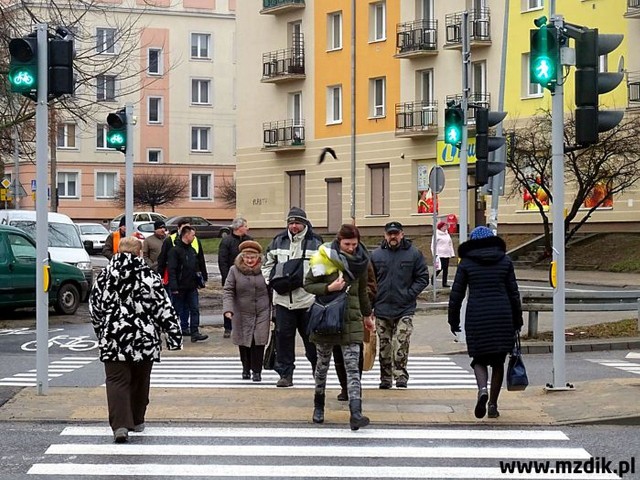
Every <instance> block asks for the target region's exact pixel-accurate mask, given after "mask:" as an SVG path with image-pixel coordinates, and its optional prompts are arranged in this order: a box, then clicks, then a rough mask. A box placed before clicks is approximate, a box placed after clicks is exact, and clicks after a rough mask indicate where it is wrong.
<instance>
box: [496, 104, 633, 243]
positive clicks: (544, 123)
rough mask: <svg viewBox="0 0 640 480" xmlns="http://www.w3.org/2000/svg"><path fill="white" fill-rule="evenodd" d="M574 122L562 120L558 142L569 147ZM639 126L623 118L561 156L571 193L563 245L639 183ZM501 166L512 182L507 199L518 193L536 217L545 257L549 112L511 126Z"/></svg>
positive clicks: (549, 191)
mask: <svg viewBox="0 0 640 480" xmlns="http://www.w3.org/2000/svg"><path fill="white" fill-rule="evenodd" d="M574 132H575V118H574V117H573V115H570V116H569V118H568V119H567V121H566V122H565V128H564V143H565V145H570V144H572V143H573V139H574ZM639 136H640V122H638V117H637V116H636V115H633V114H631V115H627V116H626V117H625V118H624V119H623V120H622V122H620V124H619V125H618V126H616V127H615V128H613V129H612V130H610V131H608V132H605V133H601V134H600V138H599V142H598V143H597V144H595V145H593V146H590V147H588V148H584V149H579V150H575V151H568V152H566V153H565V155H564V172H565V175H564V177H565V178H564V182H565V185H566V187H567V188H566V195H571V196H572V198H570V199H569V200H570V204H571V206H570V207H569V209H568V212H567V214H566V217H565V220H564V231H565V243H566V242H568V241H569V240H570V239H571V238H572V237H573V236H574V235H575V234H576V232H577V231H578V230H579V229H580V228H581V227H582V226H584V224H585V223H587V222H588V220H589V218H591V216H592V215H593V212H595V211H596V210H597V209H598V208H601V207H609V206H612V205H613V199H614V197H616V196H619V195H620V194H622V193H623V192H625V191H626V190H628V189H630V188H631V187H633V186H634V185H635V184H636V183H637V182H638V180H640V143H639V142H638V140H637V139H638V138H639ZM510 144H511V145H510V154H509V155H508V158H507V168H508V169H509V170H510V171H511V172H512V173H513V175H514V181H513V184H512V188H511V191H510V196H511V197H513V196H516V195H517V196H520V195H523V201H524V203H526V204H528V205H529V208H531V209H534V210H537V211H538V212H539V213H540V216H541V218H542V223H543V226H544V235H545V247H546V254H547V255H550V254H551V229H550V221H549V216H548V211H549V208H548V207H549V204H550V202H552V201H553V188H552V181H553V179H552V178H551V170H552V157H551V112H550V111H542V112H540V115H537V116H535V117H532V118H531V119H529V121H528V122H527V124H526V126H525V128H516V131H515V132H514V134H513V135H512V137H511V142H510Z"/></svg>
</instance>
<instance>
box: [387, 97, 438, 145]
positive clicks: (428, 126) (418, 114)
mask: <svg viewBox="0 0 640 480" xmlns="http://www.w3.org/2000/svg"><path fill="white" fill-rule="evenodd" d="M437 134H438V103H437V102H404V103H396V137H414V138H415V137H431V136H435V135H437Z"/></svg>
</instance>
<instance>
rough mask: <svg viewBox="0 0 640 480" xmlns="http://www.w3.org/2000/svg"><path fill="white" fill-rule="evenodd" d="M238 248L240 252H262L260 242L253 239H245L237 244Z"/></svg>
mask: <svg viewBox="0 0 640 480" xmlns="http://www.w3.org/2000/svg"><path fill="white" fill-rule="evenodd" d="M238 249H239V250H240V253H245V252H247V253H258V254H260V253H262V247H261V246H260V244H259V243H258V242H254V241H253V240H245V241H244V242H242V243H241V244H240V245H239V246H238Z"/></svg>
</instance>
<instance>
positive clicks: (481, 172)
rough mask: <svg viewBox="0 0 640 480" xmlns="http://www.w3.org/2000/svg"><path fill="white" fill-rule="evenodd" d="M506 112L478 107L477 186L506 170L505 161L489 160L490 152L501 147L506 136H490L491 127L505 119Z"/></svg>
mask: <svg viewBox="0 0 640 480" xmlns="http://www.w3.org/2000/svg"><path fill="white" fill-rule="evenodd" d="M506 116H507V113H506V112H490V111H489V109H487V108H477V109H476V187H481V186H483V185H486V184H487V183H488V182H489V178H490V177H493V176H494V175H497V174H498V173H500V172H501V171H503V170H504V167H505V164H504V163H503V162H489V153H490V152H493V151H495V150H498V149H499V148H501V147H502V146H503V145H504V144H505V142H506V139H505V138H504V137H496V136H489V127H494V126H495V125H497V124H499V123H500V122H502V120H504V117H506Z"/></svg>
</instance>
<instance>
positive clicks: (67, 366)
mask: <svg viewBox="0 0 640 480" xmlns="http://www.w3.org/2000/svg"><path fill="white" fill-rule="evenodd" d="M34 361H35V360H34ZM95 361H96V357H95V356H93V357H64V358H62V359H60V360H54V361H53V362H51V363H49V368H48V372H47V373H48V378H49V381H51V380H53V379H54V378H58V377H61V376H62V375H64V374H65V373H71V372H73V371H75V370H77V369H79V368H82V367H84V366H85V365H89V364H90V363H91V362H95ZM0 386H14V387H35V386H37V370H36V369H35V368H34V369H33V370H29V371H28V372H26V373H16V374H15V375H13V376H11V377H5V378H0Z"/></svg>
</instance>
